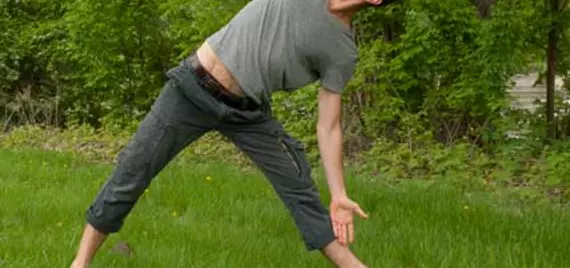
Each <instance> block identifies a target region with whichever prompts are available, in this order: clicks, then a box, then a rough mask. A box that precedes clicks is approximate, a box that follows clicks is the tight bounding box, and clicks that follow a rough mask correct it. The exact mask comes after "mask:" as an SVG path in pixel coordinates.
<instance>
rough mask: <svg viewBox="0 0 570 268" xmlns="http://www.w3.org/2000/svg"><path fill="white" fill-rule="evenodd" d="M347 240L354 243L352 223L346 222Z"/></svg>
mask: <svg viewBox="0 0 570 268" xmlns="http://www.w3.org/2000/svg"><path fill="white" fill-rule="evenodd" d="M348 242H349V243H350V244H352V243H354V225H353V224H352V223H349V224H348Z"/></svg>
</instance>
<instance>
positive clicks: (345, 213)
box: [317, 88, 368, 245]
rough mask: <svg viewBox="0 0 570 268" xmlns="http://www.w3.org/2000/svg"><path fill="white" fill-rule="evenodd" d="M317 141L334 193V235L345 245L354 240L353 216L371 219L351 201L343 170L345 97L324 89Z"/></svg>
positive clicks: (332, 213)
mask: <svg viewBox="0 0 570 268" xmlns="http://www.w3.org/2000/svg"><path fill="white" fill-rule="evenodd" d="M318 111H319V119H318V123H317V139H318V142H319V150H320V153H321V158H322V162H323V167H324V169H325V174H326V176H327V181H328V185H329V189H330V193H331V199H332V200H331V218H332V222H333V227H334V231H335V235H336V236H337V238H338V240H339V242H340V243H341V244H343V245H347V244H348V243H352V242H353V241H354V229H353V219H352V214H353V213H356V214H358V215H359V216H360V217H362V218H367V217H368V216H367V215H366V214H365V213H364V211H362V209H361V208H360V207H359V205H358V204H356V203H355V202H354V201H352V200H350V199H349V198H348V195H347V192H346V187H345V182H344V168H343V157H342V155H343V142H342V141H343V134H342V126H341V117H342V115H341V113H342V98H341V95H340V94H337V93H334V92H331V91H329V90H327V89H324V88H322V89H321V90H320V91H319V108H318Z"/></svg>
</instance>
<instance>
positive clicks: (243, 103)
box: [184, 53, 259, 109]
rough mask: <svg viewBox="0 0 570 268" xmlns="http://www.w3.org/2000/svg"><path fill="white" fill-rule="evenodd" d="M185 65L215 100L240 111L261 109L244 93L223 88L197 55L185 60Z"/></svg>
mask: <svg viewBox="0 0 570 268" xmlns="http://www.w3.org/2000/svg"><path fill="white" fill-rule="evenodd" d="M184 62H185V65H186V66H187V67H188V68H190V69H191V70H192V72H193V73H194V75H195V77H196V78H197V79H198V83H199V84H200V85H201V86H202V87H203V88H204V89H206V90H207V91H208V92H209V93H210V94H211V95H213V96H214V97H215V98H217V99H220V100H222V101H223V102H225V103H227V104H230V105H232V106H234V107H236V108H240V109H256V108H258V107H259V104H257V103H256V102H255V101H254V100H253V99H251V98H250V97H248V96H247V95H246V94H245V93H244V92H243V91H242V92H241V94H236V93H234V92H232V91H231V90H229V89H227V88H226V87H225V86H223V85H222V84H221V83H220V82H219V81H218V80H217V79H216V78H215V77H214V76H213V75H212V74H211V73H210V72H208V70H206V68H204V66H203V65H202V63H201V62H200V60H199V59H198V57H197V56H196V53H193V54H192V55H190V56H189V57H188V58H186V59H185V61H184Z"/></svg>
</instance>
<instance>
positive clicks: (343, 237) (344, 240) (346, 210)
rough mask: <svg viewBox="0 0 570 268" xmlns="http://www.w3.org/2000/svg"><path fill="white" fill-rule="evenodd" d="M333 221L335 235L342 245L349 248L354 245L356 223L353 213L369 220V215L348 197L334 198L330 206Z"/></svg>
mask: <svg viewBox="0 0 570 268" xmlns="http://www.w3.org/2000/svg"><path fill="white" fill-rule="evenodd" d="M330 210H331V220H332V225H333V229H334V233H335V236H336V238H337V239H338V241H339V242H340V244H341V245H343V246H347V245H348V244H352V243H354V223H353V217H352V216H353V215H352V214H353V213H356V215H358V216H360V217H361V218H363V219H368V215H367V214H366V213H364V211H362V209H361V208H360V206H359V205H358V204H357V203H356V202H354V201H352V200H350V199H349V198H348V197H341V198H333V200H332V201H331V205H330Z"/></svg>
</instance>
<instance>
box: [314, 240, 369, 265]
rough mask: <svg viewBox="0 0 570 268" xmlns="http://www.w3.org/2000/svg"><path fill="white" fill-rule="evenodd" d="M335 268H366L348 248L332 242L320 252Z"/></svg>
mask: <svg viewBox="0 0 570 268" xmlns="http://www.w3.org/2000/svg"><path fill="white" fill-rule="evenodd" d="M321 252H322V254H323V255H325V256H326V257H327V258H328V259H329V260H330V261H331V262H332V263H333V264H334V265H336V267H339V268H367V266H366V265H364V264H363V263H362V262H361V261H360V260H359V259H358V258H357V257H356V256H355V255H354V254H353V253H352V252H351V251H350V249H349V248H348V247H345V246H343V245H341V244H340V243H339V242H338V241H337V240H335V241H333V242H332V243H330V244H329V245H327V246H326V247H325V248H323V249H322V250H321Z"/></svg>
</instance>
